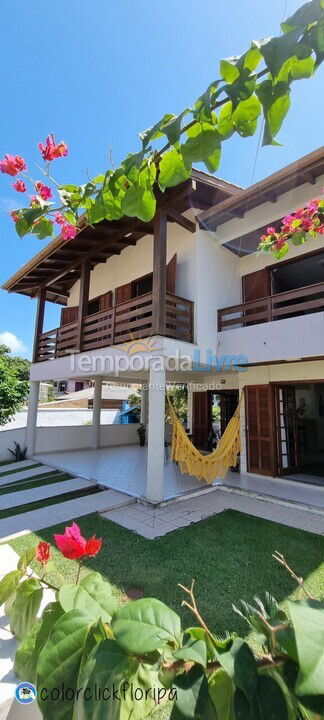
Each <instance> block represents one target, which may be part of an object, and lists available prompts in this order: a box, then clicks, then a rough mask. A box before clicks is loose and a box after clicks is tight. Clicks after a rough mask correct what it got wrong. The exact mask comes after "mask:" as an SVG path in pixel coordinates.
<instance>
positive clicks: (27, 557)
mask: <svg viewBox="0 0 324 720" xmlns="http://www.w3.org/2000/svg"><path fill="white" fill-rule="evenodd" d="M35 550H36V548H35V547H31V548H28V549H27V550H25V552H23V554H22V555H21V556H20V558H19V560H18V563H17V569H18V570H23V571H25V570H26V568H27V567H28V565H29V563H31V561H32V560H34V558H35Z"/></svg>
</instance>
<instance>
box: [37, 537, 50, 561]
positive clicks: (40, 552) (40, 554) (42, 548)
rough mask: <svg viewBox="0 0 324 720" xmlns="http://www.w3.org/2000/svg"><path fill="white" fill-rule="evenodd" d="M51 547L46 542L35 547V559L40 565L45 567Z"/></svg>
mask: <svg viewBox="0 0 324 720" xmlns="http://www.w3.org/2000/svg"><path fill="white" fill-rule="evenodd" d="M50 550H51V546H50V544H49V543H47V542H40V543H38V545H37V548H36V553H35V557H36V560H38V562H40V563H42V565H46V563H48V561H49V559H50V557H51V552H50Z"/></svg>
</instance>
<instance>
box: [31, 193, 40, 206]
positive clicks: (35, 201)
mask: <svg viewBox="0 0 324 720" xmlns="http://www.w3.org/2000/svg"><path fill="white" fill-rule="evenodd" d="M30 205H39V199H38V197H37V195H31V196H30Z"/></svg>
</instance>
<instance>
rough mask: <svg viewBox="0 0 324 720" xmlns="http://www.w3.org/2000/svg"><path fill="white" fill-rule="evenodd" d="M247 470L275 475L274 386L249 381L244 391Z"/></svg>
mask: <svg viewBox="0 0 324 720" xmlns="http://www.w3.org/2000/svg"><path fill="white" fill-rule="evenodd" d="M245 412H246V446H247V469H248V472H252V473H257V474H259V475H275V472H276V455H275V452H276V451H275V434H274V411H273V388H272V386H271V385H247V386H246V394H245Z"/></svg>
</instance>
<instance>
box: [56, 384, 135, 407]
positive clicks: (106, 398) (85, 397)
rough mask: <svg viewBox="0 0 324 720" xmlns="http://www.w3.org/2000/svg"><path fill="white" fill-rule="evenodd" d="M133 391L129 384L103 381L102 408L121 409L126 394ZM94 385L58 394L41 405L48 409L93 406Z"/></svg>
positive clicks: (126, 396)
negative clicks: (114, 383)
mask: <svg viewBox="0 0 324 720" xmlns="http://www.w3.org/2000/svg"><path fill="white" fill-rule="evenodd" d="M132 392H133V390H132V386H131V385H125V386H122V385H113V384H112V383H103V384H102V392H101V408H102V410H122V409H123V407H124V403H125V401H126V400H127V398H128V396H129V395H130V394H131V393H132ZM93 398H94V387H85V388H84V389H80V390H76V391H74V392H70V393H66V394H65V395H63V396H59V397H58V398H57V399H56V400H52V402H48V403H47V402H45V403H43V404H42V406H43V407H48V408H50V409H55V408H61V409H64V408H86V409H91V408H93Z"/></svg>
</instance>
